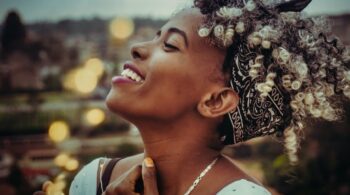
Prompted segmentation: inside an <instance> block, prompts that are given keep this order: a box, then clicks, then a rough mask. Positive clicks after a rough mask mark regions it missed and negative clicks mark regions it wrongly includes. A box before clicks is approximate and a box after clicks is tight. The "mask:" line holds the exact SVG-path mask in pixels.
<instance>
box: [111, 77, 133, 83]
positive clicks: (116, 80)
mask: <svg viewBox="0 0 350 195" xmlns="http://www.w3.org/2000/svg"><path fill="white" fill-rule="evenodd" d="M112 83H115V84H121V83H136V81H134V80H131V79H129V78H127V77H124V76H115V77H113V78H112Z"/></svg>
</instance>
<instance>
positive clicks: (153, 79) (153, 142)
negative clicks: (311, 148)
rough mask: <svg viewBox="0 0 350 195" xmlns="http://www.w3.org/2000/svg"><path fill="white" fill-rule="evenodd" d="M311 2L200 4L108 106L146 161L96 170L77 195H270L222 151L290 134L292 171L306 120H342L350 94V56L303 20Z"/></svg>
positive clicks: (87, 171) (121, 84)
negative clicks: (136, 139)
mask: <svg viewBox="0 0 350 195" xmlns="http://www.w3.org/2000/svg"><path fill="white" fill-rule="evenodd" d="M309 3H310V0H294V1H285V2H284V1H283V2H282V3H278V4H276V3H273V2H272V1H271V2H270V1H267V0H264V1H260V0H226V1H225V0H195V1H194V6H193V7H191V8H186V9H184V10H182V11H180V12H178V13H177V14H176V15H174V16H173V17H172V18H171V19H170V20H169V21H168V22H167V23H166V24H165V25H164V26H163V27H162V28H161V29H160V30H159V31H158V33H157V34H156V35H155V38H154V39H153V40H149V41H146V42H142V43H137V44H135V45H133V47H132V49H131V51H130V53H131V56H132V59H131V60H130V61H128V62H125V64H124V70H123V71H122V73H121V75H118V76H115V77H113V78H112V82H111V85H112V86H111V90H110V92H109V94H108V96H107V98H106V104H107V106H108V108H109V109H110V110H111V111H112V112H114V113H115V114H118V115H120V116H122V117H123V118H125V119H127V120H128V121H130V122H131V123H133V124H135V125H136V126H137V127H138V129H139V130H140V134H141V136H142V139H143V142H144V148H145V150H144V153H142V154H138V155H135V156H131V157H127V158H123V159H117V158H116V159H107V158H99V159H96V160H94V161H92V162H91V163H90V164H88V165H87V166H85V167H84V168H83V169H82V170H81V171H80V172H79V173H78V175H77V176H76V177H75V179H74V181H73V183H72V184H71V187H70V194H71V195H74V194H88V195H90V194H91V195H93V194H146V195H151V194H152V195H157V194H167V195H173V194H174V195H175V194H186V195H188V194H192V195H194V194H218V195H229V194H241V195H242V194H243V195H246V194H254V195H260V194H261V195H262V194H270V193H269V192H268V191H267V190H266V189H265V188H264V187H262V186H261V184H260V183H259V182H258V181H256V180H255V179H254V178H252V177H250V176H249V175H247V174H246V173H244V172H243V171H242V170H241V169H239V168H238V167H237V166H236V164H235V163H234V162H233V159H230V158H229V157H227V156H224V155H222V154H220V152H221V150H222V149H223V147H224V146H225V145H230V144H236V143H239V142H243V141H246V140H248V139H251V138H254V137H260V136H265V135H270V134H276V135H277V136H280V137H282V136H283V135H284V139H285V146H286V152H287V154H288V157H289V159H290V162H291V164H295V163H297V162H298V158H297V154H296V152H297V151H296V148H297V147H298V144H299V133H300V132H301V130H302V129H303V125H304V121H305V118H307V117H309V118H323V119H325V120H336V119H338V118H340V117H341V109H340V108H339V103H340V101H339V100H340V97H342V96H346V97H350V95H349V94H350V93H349V91H350V71H349V60H350V57H349V52H348V51H347V50H346V49H345V48H343V47H342V46H340V45H339V44H338V43H337V42H336V41H330V40H329V39H328V38H327V36H326V34H327V32H323V31H322V29H323V26H322V25H323V24H324V23H320V21H319V20H316V19H311V18H303V17H302V16H301V14H300V11H301V10H303V9H304V8H305V7H306V6H307V5H308V4H309Z"/></svg>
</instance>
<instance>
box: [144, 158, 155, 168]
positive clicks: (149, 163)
mask: <svg viewBox="0 0 350 195" xmlns="http://www.w3.org/2000/svg"><path fill="white" fill-rule="evenodd" d="M143 161H144V162H145V165H146V167H154V162H153V160H152V159H151V158H150V157H146V158H145V160H143Z"/></svg>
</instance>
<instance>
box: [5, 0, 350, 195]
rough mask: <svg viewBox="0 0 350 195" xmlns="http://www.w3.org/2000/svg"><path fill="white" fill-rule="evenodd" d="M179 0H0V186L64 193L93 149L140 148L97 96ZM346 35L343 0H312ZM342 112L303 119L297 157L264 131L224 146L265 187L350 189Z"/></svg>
mask: <svg viewBox="0 0 350 195" xmlns="http://www.w3.org/2000/svg"><path fill="white" fill-rule="evenodd" d="M186 4H190V2H188V0H173V1H164V0H74V1H71V0H60V1H55V0H46V1H42V0H26V1H25V0H0V18H1V20H0V22H1V23H0V37H1V45H0V192H1V194H4V195H5V194H6V195H13V194H16V195H17V194H21V195H23V194H32V193H33V191H35V190H38V189H40V187H41V185H42V183H43V182H44V181H46V180H52V181H54V183H55V184H54V186H53V187H52V190H53V191H55V192H64V193H65V194H68V193H67V190H68V189H69V184H70V182H71V180H72V178H73V177H74V175H75V174H76V173H77V171H79V169H81V168H82V167H83V166H84V165H85V164H87V163H88V162H90V161H91V160H92V159H94V158H96V157H100V156H107V157H124V156H128V155H132V154H136V153H139V152H142V150H143V148H142V141H141V139H140V137H139V134H138V131H137V129H136V128H135V127H134V126H132V125H130V124H129V123H127V122H126V121H124V120H123V119H121V118H119V117H118V116H116V115H113V114H111V113H110V112H109V111H108V110H107V109H106V106H105V104H104V99H105V97H106V95H107V93H108V91H109V88H110V80H111V77H112V76H113V75H115V74H118V73H119V72H120V64H121V63H122V62H123V61H125V60H127V59H129V58H130V54H129V53H130V52H129V48H130V45H131V44H133V43H135V42H139V41H143V40H149V39H152V38H153V37H154V36H155V34H156V32H157V30H158V29H159V28H160V27H161V26H162V25H163V24H164V23H165V22H166V20H167V19H168V18H169V17H170V16H171V14H172V13H174V11H176V10H179V9H181V8H182V7H184V5H186ZM305 11H306V13H307V14H308V15H311V16H325V17H328V18H329V20H330V21H331V24H332V29H333V32H334V34H336V36H338V37H339V38H340V39H341V40H342V41H343V43H344V44H345V45H348V46H349V45H350V22H349V21H350V0H336V1H328V0H314V1H313V2H312V3H311V4H310V6H309V7H308V8H307V9H306V10H305ZM344 109H345V111H346V117H345V118H344V120H343V121H342V122H338V123H330V122H322V121H311V122H310V123H309V125H308V128H307V129H306V131H305V140H304V141H303V143H302V146H301V152H300V153H301V154H300V164H299V165H298V166H296V167H290V166H289V165H288V162H287V158H286V156H285V155H284V153H283V152H284V151H283V144H282V143H281V142H280V141H278V140H277V139H275V138H272V137H264V138H259V139H254V140H252V141H249V142H247V143H243V144H239V145H236V146H234V147H228V148H226V149H225V150H224V153H225V154H227V155H230V156H232V157H234V158H235V159H237V162H238V163H239V165H240V166H242V168H243V169H245V170H247V172H249V173H250V174H252V175H254V176H255V177H256V178H257V179H258V180H260V181H262V183H263V184H264V185H266V186H268V187H269V189H270V190H271V191H272V192H273V193H274V194H308V195H309V194H344V195H345V194H350V153H349V152H348V150H349V149H350V129H349V128H350V105H349V104H348V103H347V104H345V106H344Z"/></svg>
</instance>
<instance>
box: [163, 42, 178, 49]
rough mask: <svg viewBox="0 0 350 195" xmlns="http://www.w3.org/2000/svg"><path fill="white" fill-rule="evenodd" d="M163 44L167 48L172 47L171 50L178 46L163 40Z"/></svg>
mask: <svg viewBox="0 0 350 195" xmlns="http://www.w3.org/2000/svg"><path fill="white" fill-rule="evenodd" d="M164 46H165V47H166V48H169V49H172V50H179V48H177V47H176V46H174V45H172V44H169V43H167V42H164Z"/></svg>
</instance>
